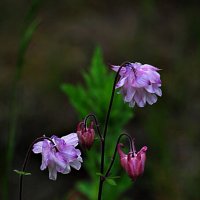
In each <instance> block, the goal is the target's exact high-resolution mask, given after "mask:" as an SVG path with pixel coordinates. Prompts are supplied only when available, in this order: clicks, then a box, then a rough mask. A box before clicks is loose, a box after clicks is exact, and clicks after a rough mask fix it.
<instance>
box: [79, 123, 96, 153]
mask: <svg viewBox="0 0 200 200" xmlns="http://www.w3.org/2000/svg"><path fill="white" fill-rule="evenodd" d="M77 135H78V139H79V142H80V144H81V145H82V147H83V148H85V149H88V150H89V149H90V148H91V146H92V145H93V142H94V136H95V132H94V128H93V122H91V124H90V126H89V127H85V126H84V123H83V122H80V123H79V124H78V127H77Z"/></svg>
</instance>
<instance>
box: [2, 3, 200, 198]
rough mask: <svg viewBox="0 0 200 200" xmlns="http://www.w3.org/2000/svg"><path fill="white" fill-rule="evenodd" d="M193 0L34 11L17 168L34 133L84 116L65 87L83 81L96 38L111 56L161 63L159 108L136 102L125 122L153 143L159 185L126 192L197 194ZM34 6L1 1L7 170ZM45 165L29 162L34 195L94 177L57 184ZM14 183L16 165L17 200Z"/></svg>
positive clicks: (199, 108) (198, 61)
mask: <svg viewBox="0 0 200 200" xmlns="http://www.w3.org/2000/svg"><path fill="white" fill-rule="evenodd" d="M196 2H198V1H196ZM196 2H195V1H183V2H181V1H155V0H149V1H148V0H141V1H139V0H138V1H131V0H127V1H116V0H115V1H113V0H111V1H92V0H85V1H83V0H74V1H59V0H58V1H52V0H50V1H43V3H42V4H41V6H40V10H39V13H38V15H37V18H38V20H39V21H40V25H39V27H38V29H37V31H36V32H35V33H34V35H33V38H32V41H31V44H30V46H29V48H28V51H27V53H26V57H25V58H26V61H25V66H24V70H23V74H22V78H21V80H20V84H19V85H20V87H19V95H18V97H17V102H18V110H19V115H18V117H19V118H18V124H17V137H16V140H15V142H16V146H15V152H14V160H13V167H12V168H13V169H19V168H20V166H21V164H22V161H23V158H24V156H25V152H26V150H27V148H28V145H29V144H30V143H31V141H32V140H33V139H34V138H36V137H38V136H41V135H43V134H47V135H52V134H56V135H59V136H61V135H64V134H66V133H69V132H71V131H74V127H75V126H76V123H77V114H76V113H75V112H74V110H73V108H72V106H71V105H70V104H69V101H68V99H67V97H66V96H65V95H64V94H63V93H62V91H61V90H60V85H61V84H62V83H63V82H68V83H74V84H77V83H79V82H81V81H82V75H81V72H82V71H83V70H87V69H88V66H89V63H90V60H91V56H92V53H93V51H94V49H95V47H96V45H99V46H101V48H102V51H103V54H104V60H105V63H112V64H120V63H122V62H124V61H126V60H129V61H133V62H136V61H137V62H141V63H149V64H152V65H154V66H156V67H158V68H161V69H162V71H161V72H160V73H161V78H162V81H163V87H162V89H163V96H162V98H159V100H158V103H157V104H155V105H153V106H147V107H145V108H144V109H138V108H136V109H135V117H134V118H133V119H132V121H131V122H130V123H129V124H128V125H127V127H126V129H127V130H129V131H132V130H134V132H136V135H137V136H138V138H139V141H142V142H143V143H146V144H147V145H148V146H149V147H150V150H149V154H148V160H151V161H150V164H149V166H148V163H147V176H149V177H151V180H152V183H151V184H150V185H144V186H143V185H142V180H140V184H139V186H136V188H137V187H138V190H136V189H135V190H134V192H133V191H132V190H131V191H129V193H130V196H131V199H133V198H134V199H158V200H161V199H162V200H165V199H166V200H167V199H170V200H171V199H173V200H179V199H181V200H184V199H185V200H186V199H188V200H189V199H192V200H197V199H199V198H200V195H199V188H198V187H199V183H200V161H199V139H200V135H199V133H200V126H199V119H200V114H199V113H200V104H199V100H200V93H199V91H200V90H199V89H200V84H199V74H200V68H199V66H200V26H199V21H200V20H199V19H200V12H199V11H200V5H199V4H198V3H196ZM30 4H31V3H30V1H25V0H21V1H15V0H6V1H5V0H2V1H1V2H0V44H1V47H0V56H1V58H0V97H1V99H0V151H1V157H0V164H1V167H2V169H3V168H4V159H5V152H6V146H7V136H8V127H9V118H10V108H11V106H10V104H11V103H10V102H11V97H12V95H11V93H12V92H11V91H12V84H13V78H14V73H15V67H16V60H17V53H18V46H19V41H20V34H21V31H22V29H23V26H24V18H25V16H26V13H27V12H28V9H29V7H30ZM148 132H149V134H148ZM144 134H146V138H143V135H144ZM151 149H152V151H151ZM39 165H40V159H39V158H38V157H37V156H33V157H32V159H31V161H30V164H29V169H30V170H29V171H33V176H31V177H27V178H26V191H25V195H28V199H30V200H31V199H49V198H50V199H55V198H56V197H58V198H61V197H63V196H64V194H65V193H67V191H69V190H71V189H72V188H73V184H74V183H75V180H76V179H80V178H87V175H86V174H85V173H84V171H81V172H79V173H71V174H69V175H68V176H62V175H61V176H59V179H58V180H57V181H56V182H50V181H49V180H48V179H47V172H41V171H39V169H38V168H39ZM1 176H2V175H1ZM144 176H145V175H144ZM17 184H18V176H17V175H16V174H15V173H14V172H13V173H12V172H11V174H10V187H9V188H10V199H13V200H14V199H17V189H18V185H17ZM28 187H29V189H28ZM143 188H145V189H143ZM129 193H128V195H129Z"/></svg>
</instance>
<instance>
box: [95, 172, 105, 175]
mask: <svg viewBox="0 0 200 200" xmlns="http://www.w3.org/2000/svg"><path fill="white" fill-rule="evenodd" d="M96 175H97V176H104V175H103V174H102V173H100V172H96Z"/></svg>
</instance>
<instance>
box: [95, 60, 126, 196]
mask: <svg viewBox="0 0 200 200" xmlns="http://www.w3.org/2000/svg"><path fill="white" fill-rule="evenodd" d="M125 64H126V63H123V64H122V65H121V66H120V67H119V69H118V71H117V74H116V76H115V80H114V83H113V87H112V93H111V97H110V103H109V107H108V111H107V114H106V119H105V126H104V132H103V139H102V140H101V166H100V173H101V174H103V173H104V160H105V142H106V133H107V129H108V122H109V119H110V113H111V108H112V104H113V100H114V95H115V86H116V83H117V80H118V76H119V73H120V71H121V69H122V67H123V66H124V65H125ZM104 180H105V179H104V178H103V177H100V179H99V192H98V200H101V196H102V189H103V183H104Z"/></svg>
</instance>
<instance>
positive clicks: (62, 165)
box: [33, 133, 82, 180]
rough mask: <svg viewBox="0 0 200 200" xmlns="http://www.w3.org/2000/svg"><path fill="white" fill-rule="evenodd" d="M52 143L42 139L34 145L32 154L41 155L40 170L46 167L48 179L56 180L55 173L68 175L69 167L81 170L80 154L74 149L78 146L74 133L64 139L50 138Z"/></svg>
mask: <svg viewBox="0 0 200 200" xmlns="http://www.w3.org/2000/svg"><path fill="white" fill-rule="evenodd" d="M51 139H52V141H53V143H54V144H53V143H52V142H50V141H49V140H46V139H44V141H40V142H37V143H35V144H34V146H33V152H34V153H36V154H38V153H41V154H42V164H41V166H40V169H41V170H44V169H46V168H47V167H48V169H49V179H51V180H56V178H57V172H60V173H62V174H68V173H69V172H70V171H71V167H73V168H74V169H76V170H79V169H80V168H81V162H82V158H81V152H80V150H79V149H76V148H75V147H76V146H77V145H78V137H77V134H76V133H71V134H69V135H66V136H64V137H61V138H58V137H57V136H52V137H51Z"/></svg>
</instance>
